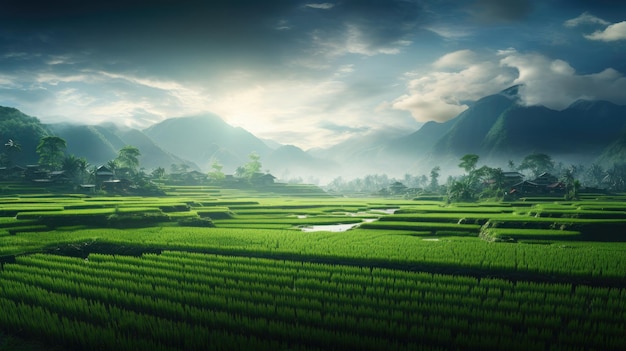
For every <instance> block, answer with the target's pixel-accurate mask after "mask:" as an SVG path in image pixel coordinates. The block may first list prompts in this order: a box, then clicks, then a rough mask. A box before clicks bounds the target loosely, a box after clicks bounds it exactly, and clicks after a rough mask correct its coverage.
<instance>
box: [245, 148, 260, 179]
mask: <svg viewBox="0 0 626 351" xmlns="http://www.w3.org/2000/svg"><path fill="white" fill-rule="evenodd" d="M248 158H249V161H248V163H246V164H245V165H243V169H244V174H243V175H244V177H246V178H248V179H252V177H254V175H255V174H257V173H259V172H260V171H261V156H259V154H257V153H256V152H252V153H250V155H248Z"/></svg>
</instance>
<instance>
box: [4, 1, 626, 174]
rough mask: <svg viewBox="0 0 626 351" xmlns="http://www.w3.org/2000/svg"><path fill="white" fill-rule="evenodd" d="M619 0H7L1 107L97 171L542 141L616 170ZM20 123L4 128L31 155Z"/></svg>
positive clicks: (322, 161) (370, 158)
mask: <svg viewBox="0 0 626 351" xmlns="http://www.w3.org/2000/svg"><path fill="white" fill-rule="evenodd" d="M625 9H626V6H625V5H623V4H621V3H616V2H609V1H594V2H590V1H574V2H571V1H564V0H563V1H553V2H549V3H546V2H541V1H531V0H512V1H509V2H506V3H505V2H498V1H490V0H476V1H467V2H462V3H459V2H455V1H448V0H445V1H407V0H401V1H400V0H398V1H396V0H393V1H379V0H365V1H356V0H355V1H352V0H348V1H337V2H333V1H330V2H308V1H290V2H281V1H272V2H263V3H259V2H255V1H247V0H236V1H215V2H211V3H210V4H208V3H204V2H193V1H192V2H185V3H181V4H173V3H168V2H156V3H154V2H147V1H131V2H123V1H109V2H107V3H106V4H104V3H103V4H91V5H85V4H81V3H79V2H75V1H70V0H68V1H65V0H64V1H61V2H60V3H54V4H51V3H48V2H42V3H39V2H33V1H19V2H18V1H8V2H6V4H5V5H3V9H2V11H1V12H0V20H1V22H0V23H1V24H0V106H5V107H7V108H15V109H17V110H19V111H21V112H23V113H25V114H26V115H29V116H34V117H36V118H37V119H38V120H39V121H40V122H41V124H42V125H43V126H37V127H36V128H35V130H31V131H30V132H32V133H35V134H36V133H44V134H51V135H52V134H53V135H58V136H60V137H62V138H64V139H65V140H66V141H67V145H68V149H67V152H68V154H74V155H76V156H78V157H85V158H86V159H87V160H88V161H89V162H90V163H91V164H94V165H97V164H103V163H106V162H107V161H108V160H111V159H112V158H114V157H115V155H116V154H117V152H118V151H119V149H120V148H121V147H123V146H124V145H133V146H135V147H137V148H139V149H140V150H141V152H142V156H141V162H142V167H144V168H145V169H146V170H148V171H149V170H151V169H154V168H158V167H164V168H165V169H167V170H169V168H170V166H171V165H172V164H177V165H178V164H182V165H186V166H185V167H190V169H196V170H199V171H202V172H207V171H209V170H210V169H211V165H212V164H214V163H215V162H217V163H219V164H220V165H222V166H223V169H224V171H225V172H228V173H232V172H234V171H235V170H236V169H237V167H239V166H241V165H242V164H244V163H245V162H246V160H247V159H248V156H249V155H250V153H252V152H254V153H257V154H258V155H259V156H260V160H261V162H262V164H263V171H270V172H271V173H272V174H274V175H275V176H276V177H278V178H279V179H280V180H285V181H288V180H290V179H300V180H302V181H305V182H314V183H316V182H319V183H321V184H324V183H327V182H329V181H331V180H332V179H334V178H336V177H339V176H341V177H345V178H348V179H349V178H355V177H360V176H363V175H365V174H383V173H384V174H387V175H389V176H390V177H402V176H403V175H404V174H407V173H408V174H414V175H420V174H427V173H428V172H429V171H430V170H431V169H432V168H433V167H435V166H440V167H441V168H442V172H443V173H444V174H458V173H460V170H459V169H458V167H457V163H458V159H459V158H460V157H461V156H463V155H465V154H468V153H475V154H478V155H479V156H480V157H481V163H483V164H490V165H493V166H498V167H502V168H503V169H504V168H506V165H507V164H509V161H513V162H520V161H521V159H522V158H523V157H525V156H526V155H528V154H530V153H537V152H540V153H546V154H549V155H551V156H552V157H553V158H554V159H555V160H556V161H557V162H562V163H564V164H578V163H583V164H587V165H589V164H591V163H598V164H601V165H604V166H606V167H608V166H610V165H611V164H613V163H615V162H618V161H620V160H622V159H623V156H624V152H623V149H624V140H625V139H626V138H625V137H624V122H623V121H624V118H625V117H624V107H623V106H624V105H625V104H626V78H625V77H624V72H626V63H625V61H624V60H623V57H626V46H625V43H626V30H625V28H626V25H624V24H625V23H626V22H624V20H625V18H624V17H626V15H625ZM6 111H9V110H6ZM6 113H9V114H10V113H13V112H6ZM44 126H45V127H44ZM41 128H44V129H45V131H43V132H42V130H43V129H41ZM16 133H17V131H12V130H11V128H10V126H8V127H6V128H4V130H3V132H2V134H1V135H0V138H2V140H4V141H5V142H6V141H7V140H9V139H12V140H15V141H16V142H21V143H22V144H23V149H24V155H25V156H26V155H30V156H29V157H26V158H25V160H24V161H28V162H36V157H35V156H36V155H35V154H34V148H35V147H36V145H32V144H33V143H34V142H33V143H30V144H29V143H28V142H27V140H25V139H28V137H25V136H23V135H16ZM20 133H21V132H20ZM20 139H22V140H20ZM32 139H33V140H35V139H36V138H34V137H33V138H32Z"/></svg>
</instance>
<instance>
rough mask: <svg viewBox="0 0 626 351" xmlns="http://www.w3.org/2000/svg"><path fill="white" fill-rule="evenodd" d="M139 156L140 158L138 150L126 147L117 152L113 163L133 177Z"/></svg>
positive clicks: (129, 146) (137, 166)
mask: <svg viewBox="0 0 626 351" xmlns="http://www.w3.org/2000/svg"><path fill="white" fill-rule="evenodd" d="M139 156H141V152H140V151H139V149H138V148H136V147H134V146H131V145H126V146H124V147H123V148H122V149H121V150H120V151H119V153H118V155H117V158H116V159H115V162H116V163H117V164H118V165H119V168H121V169H124V171H126V172H128V173H130V174H131V175H134V174H136V173H137V169H138V168H139Z"/></svg>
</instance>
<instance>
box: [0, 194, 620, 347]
mask: <svg viewBox="0 0 626 351" xmlns="http://www.w3.org/2000/svg"><path fill="white" fill-rule="evenodd" d="M167 191H168V195H167V196H164V197H158V198H142V197H132V198H131V197H125V198H124V197H88V196H84V195H55V196H52V195H50V194H42V195H38V194H36V193H34V192H30V193H29V194H28V195H27V196H21V195H16V194H11V195H8V196H7V197H4V198H1V197H0V262H2V269H1V270H0V310H1V311H2V312H3V313H1V314H0V331H1V332H2V333H1V334H0V350H2V347H3V346H4V345H8V341H3V340H31V339H32V340H39V342H41V343H42V344H44V345H55V346H56V347H58V348H59V349H61V350H63V349H111V350H148V349H150V350H206V349H211V350H220V349H223V350H237V349H239V350H243V349H245V350H251V349H255V350H281V349H282V350H287V349H290V350H291V349H294V350H296V349H298V350H322V349H335V350H354V349H358V350H382V349H385V350H419V349H424V350H473V349H481V350H531V349H532V350H592V349H593V350H623V349H626V339H625V338H624V337H623V336H624V331H626V306H625V305H624V304H625V303H626V237H625V235H626V196H619V195H618V196H612V197H610V198H609V197H597V198H584V199H582V200H580V201H569V202H565V201H560V200H558V201H557V200H556V199H552V200H550V201H545V199H524V201H520V202H515V203H483V204H456V205H446V204H445V203H442V202H434V201H421V200H394V199H370V198H367V199H345V198H332V197H328V196H318V197H316V196H315V194H316V191H314V190H309V191H307V190H306V187H302V186H301V187H297V189H294V192H293V193H292V194H285V192H284V191H283V192H282V193H281V194H280V195H277V194H275V193H274V194H272V193H271V192H269V190H267V189H265V190H264V191H263V192H257V193H254V192H243V191H241V190H229V189H219V188H212V187H176V188H169V189H167ZM317 194H318V195H319V193H317ZM324 225H346V226H355V227H354V228H353V229H350V230H347V231H342V232H333V231H306V228H312V227H315V226H324ZM303 229H305V230H303ZM3 338H4V339H3ZM3 342H4V345H3Z"/></svg>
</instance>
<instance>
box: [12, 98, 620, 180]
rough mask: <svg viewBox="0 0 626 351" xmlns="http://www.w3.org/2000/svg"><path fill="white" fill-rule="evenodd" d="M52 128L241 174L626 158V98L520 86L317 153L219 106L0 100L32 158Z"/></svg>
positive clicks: (96, 156) (161, 158) (105, 156)
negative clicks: (165, 110) (103, 111)
mask: <svg viewBox="0 0 626 351" xmlns="http://www.w3.org/2000/svg"><path fill="white" fill-rule="evenodd" d="M44 135H57V136H59V137H61V138H63V139H65V140H66V142H67V152H68V153H69V154H74V155H76V156H78V157H85V158H86V159H87V160H88V161H89V162H90V163H91V164H95V165H97V164H103V163H106V162H107V161H109V160H112V159H114V158H115V157H116V156H117V152H118V150H119V149H121V148H122V147H123V146H125V145H133V146H136V147H137V148H139V150H140V151H141V153H142V156H141V158H140V164H141V166H142V167H144V168H145V169H146V170H150V169H153V168H156V167H163V168H165V169H166V170H169V169H170V166H171V165H172V164H176V165H180V164H186V165H187V166H188V167H189V168H191V169H197V170H201V171H208V170H209V169H210V168H211V165H212V164H213V162H218V163H220V164H221V165H223V166H224V168H223V170H224V171H225V172H227V173H231V172H234V170H235V169H236V168H237V167H238V166H241V165H243V164H245V163H246V162H247V161H248V157H249V155H250V153H252V152H255V153H257V154H258V155H259V156H260V160H261V162H262V164H263V170H264V171H265V170H269V171H271V172H272V173H273V174H274V175H276V176H277V177H279V178H280V179H284V180H288V179H289V178H292V177H304V178H305V179H308V178H311V177H315V178H318V179H319V178H322V179H326V180H330V179H332V178H334V177H336V176H345V177H358V176H362V175H365V174H368V173H369V174H371V173H387V174H389V175H393V176H399V175H403V174H404V173H412V174H427V173H428V171H429V170H430V169H431V168H432V167H434V166H436V165H438V166H441V167H442V168H443V169H446V168H449V169H450V170H453V169H454V168H456V169H457V170H458V167H457V166H456V165H457V164H458V161H459V158H460V157H461V156H463V155H465V154H468V153H474V154H478V155H480V159H481V162H484V163H486V164H490V165H496V166H497V165H500V166H504V165H505V164H506V163H507V162H508V161H509V160H512V161H516V162H517V161H519V160H521V159H522V158H523V157H524V156H526V155H528V154H530V153H534V152H541V153H546V154H549V155H550V156H552V157H553V159H555V160H558V161H562V162H564V163H591V162H598V163H600V164H602V165H605V166H608V165H610V164H612V163H615V162H624V160H626V106H620V105H616V104H613V103H610V102H607V101H586V100H579V101H576V102H574V103H573V104H571V105H570V106H569V107H567V108H566V109H564V110H561V111H557V110H552V109H549V108H547V107H545V106H525V105H523V104H522V103H521V102H520V98H519V86H513V87H511V88H508V89H506V90H503V91H501V92H500V93H498V94H494V95H489V96H486V97H484V98H482V99H479V100H477V101H475V102H474V103H472V104H471V105H470V106H469V107H468V108H467V109H466V110H465V111H464V112H462V113H461V114H459V115H458V116H457V117H455V118H453V119H450V120H448V121H446V122H443V123H437V122H427V123H425V124H424V125H423V126H422V127H421V128H420V129H418V130H416V131H414V132H412V133H410V134H406V133H405V134H400V133H399V132H398V131H397V130H378V131H376V132H373V133H370V134H368V135H365V136H360V137H354V138H351V139H348V140H346V141H344V142H342V143H339V144H337V145H333V146H330V147H328V148H325V149H311V150H308V151H304V150H302V149H300V148H298V147H296V146H293V145H281V144H278V143H275V142H271V141H264V140H261V139H260V138H258V137H256V136H255V135H253V134H252V133H250V132H248V131H246V130H244V129H242V128H238V127H233V126H231V125H229V124H227V123H226V122H224V121H223V120H222V119H221V118H220V117H219V116H216V115H213V114H205V115H200V116H190V117H189V116H187V117H176V118H169V119H166V120H164V121H162V122H160V123H157V124H154V125H152V126H150V127H148V128H146V129H144V130H138V129H130V128H124V127H120V126H117V125H115V124H112V123H107V124H101V125H75V124H65V123H61V124H42V123H40V122H39V120H38V119H37V118H35V117H30V116H27V115H25V114H23V113H21V112H20V111H18V110H16V109H13V108H9V107H0V138H3V139H7V140H8V139H10V138H12V139H13V140H16V141H17V142H19V143H21V145H22V154H21V155H20V159H21V160H23V161H24V162H27V163H35V162H36V161H37V155H36V153H35V152H34V150H35V148H36V143H37V141H38V140H39V138H41V137H42V136H44ZM451 172H454V171H451ZM307 177H308V178H307Z"/></svg>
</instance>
